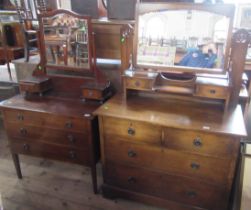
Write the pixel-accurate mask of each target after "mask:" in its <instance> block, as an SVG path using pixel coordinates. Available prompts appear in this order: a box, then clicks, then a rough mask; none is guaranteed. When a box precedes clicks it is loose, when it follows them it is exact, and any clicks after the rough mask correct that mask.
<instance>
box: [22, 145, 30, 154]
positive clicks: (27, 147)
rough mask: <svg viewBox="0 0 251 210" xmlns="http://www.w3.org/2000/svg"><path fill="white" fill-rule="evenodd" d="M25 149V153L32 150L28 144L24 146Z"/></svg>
mask: <svg viewBox="0 0 251 210" xmlns="http://www.w3.org/2000/svg"><path fill="white" fill-rule="evenodd" d="M23 149H24V151H26V152H27V151H29V149H30V146H29V145H28V144H24V145H23Z"/></svg>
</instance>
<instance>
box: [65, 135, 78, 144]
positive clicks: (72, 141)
mask: <svg viewBox="0 0 251 210" xmlns="http://www.w3.org/2000/svg"><path fill="white" fill-rule="evenodd" d="M67 139H68V140H69V142H71V143H75V142H76V139H75V138H74V136H73V135H72V134H68V135H67Z"/></svg>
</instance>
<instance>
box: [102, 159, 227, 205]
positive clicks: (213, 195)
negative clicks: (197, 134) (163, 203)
mask: <svg viewBox="0 0 251 210" xmlns="http://www.w3.org/2000/svg"><path fill="white" fill-rule="evenodd" d="M104 181H105V183H106V184H109V185H113V186H116V187H119V188H123V189H127V190H130V191H135V192H139V193H145V194H150V195H153V196H158V197H161V198H164V199H168V200H173V201H176V202H180V203H184V204H187V205H193V206H197V207H200V208H207V209H215V208H216V207H217V209H221V210H223V209H226V204H227V200H228V192H225V191H224V189H220V188H217V187H215V186H212V185H210V184H207V183H203V182H200V181H198V180H196V179H192V178H185V177H179V176H173V175H168V174H163V173H159V172H154V171H151V170H147V169H141V168H138V167H137V168H136V167H132V166H126V165H119V164H115V163H112V162H108V163H106V165H105V168H104Z"/></svg>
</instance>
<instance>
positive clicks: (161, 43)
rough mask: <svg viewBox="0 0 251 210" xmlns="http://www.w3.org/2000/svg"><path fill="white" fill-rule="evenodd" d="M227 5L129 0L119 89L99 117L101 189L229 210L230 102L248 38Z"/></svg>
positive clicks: (234, 157)
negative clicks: (129, 36)
mask: <svg viewBox="0 0 251 210" xmlns="http://www.w3.org/2000/svg"><path fill="white" fill-rule="evenodd" d="M233 16H234V6H233V5H225V4H217V5H205V4H192V3H138V4H137V5H136V24H135V31H134V49H133V55H132V58H133V62H132V65H131V67H130V68H129V69H127V70H126V69H125V72H124V76H123V79H124V93H123V94H118V95H117V96H115V97H113V98H112V99H111V100H109V101H108V102H106V103H105V104H104V105H103V106H101V107H99V109H98V110H96V111H95V114H96V115H98V117H99V129H100V141H101V142H100V143H101V144H100V145H101V159H102V166H103V174H104V183H103V188H102V189H103V194H104V196H105V197H108V198H117V197H122V198H127V199H132V200H136V201H140V202H145V203H148V204H151V205H157V206H161V207H164V208H165V209H173V210H188V209H189V210H195V209H203V210H227V209H228V210H230V209H231V208H232V203H233V200H234V197H235V195H236V194H234V186H235V181H236V180H237V178H236V177H237V175H238V173H239V171H238V163H239V157H240V148H241V141H242V139H243V138H245V137H246V135H247V133H246V128H245V124H244V119H243V114H242V111H241V107H240V106H239V105H237V103H238V100H239V93H240V89H241V83H242V72H243V69H244V68H243V67H244V63H245V56H246V51H247V46H248V43H249V41H250V37H249V34H248V32H247V31H245V30H240V31H237V32H236V33H235V34H232V24H233Z"/></svg>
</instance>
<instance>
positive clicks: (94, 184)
mask: <svg viewBox="0 0 251 210" xmlns="http://www.w3.org/2000/svg"><path fill="white" fill-rule="evenodd" d="M91 173H92V187H93V192H94V194H97V193H98V185H97V172H96V165H93V166H92V167H91Z"/></svg>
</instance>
